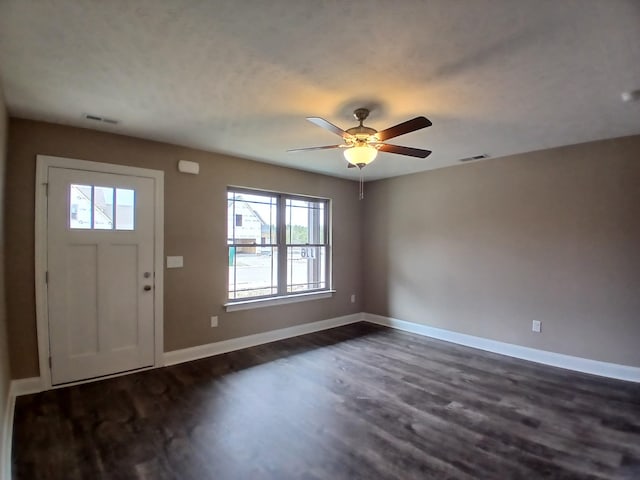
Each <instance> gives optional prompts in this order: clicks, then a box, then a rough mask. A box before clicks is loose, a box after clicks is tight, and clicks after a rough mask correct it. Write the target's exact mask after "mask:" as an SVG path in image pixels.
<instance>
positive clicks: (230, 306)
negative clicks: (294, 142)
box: [224, 185, 335, 311]
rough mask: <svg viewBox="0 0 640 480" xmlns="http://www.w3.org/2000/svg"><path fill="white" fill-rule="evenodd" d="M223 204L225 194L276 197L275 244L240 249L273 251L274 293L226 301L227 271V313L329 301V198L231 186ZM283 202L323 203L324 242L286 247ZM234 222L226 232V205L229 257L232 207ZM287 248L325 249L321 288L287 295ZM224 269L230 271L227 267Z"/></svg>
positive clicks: (330, 203)
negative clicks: (261, 248)
mask: <svg viewBox="0 0 640 480" xmlns="http://www.w3.org/2000/svg"><path fill="white" fill-rule="evenodd" d="M226 192H227V202H228V201H229V193H230V192H231V193H235V194H242V193H245V194H247V195H264V196H271V197H276V231H275V239H276V243H267V244H262V243H257V242H254V243H246V244H242V245H241V246H242V247H271V248H274V249H275V250H276V252H277V269H278V270H277V285H276V286H275V290H276V293H275V294H271V295H260V296H253V297H243V298H235V299H232V298H229V287H230V285H229V270H228V269H227V279H226V284H227V294H226V297H227V300H226V303H225V304H224V306H225V308H226V310H227V311H236V310H246V309H249V308H258V307H263V306H271V305H280V304H286V303H292V302H298V301H304V300H315V299H319V298H329V297H331V296H333V293H335V290H332V285H333V282H332V280H333V277H332V248H331V247H332V245H331V242H332V228H331V221H332V215H331V206H332V202H331V199H330V198H324V197H316V196H311V195H301V194H291V193H286V192H276V191H270V190H260V189H252V188H246V187H236V186H233V185H229V186H227V189H226ZM287 200H291V201H295V200H299V201H304V202H311V201H315V202H318V203H324V232H323V234H324V235H323V237H324V242H325V243H306V244H294V243H291V244H288V243H287V215H286V208H287ZM233 215H234V222H233V225H232V228H233V229H234V232H233V233H232V232H230V231H229V230H228V229H229V209H228V206H227V256H228V255H229V248H230V247H233V246H235V247H236V248H238V246H239V244H237V243H229V239H234V238H235V237H234V235H235V208H234V212H233ZM289 247H322V248H325V261H324V263H325V264H324V269H325V287H323V288H314V289H308V290H304V291H301V292H288V287H289V285H288V283H287V274H288V271H287V260H288V248H289ZM228 268H231V266H229V267H228Z"/></svg>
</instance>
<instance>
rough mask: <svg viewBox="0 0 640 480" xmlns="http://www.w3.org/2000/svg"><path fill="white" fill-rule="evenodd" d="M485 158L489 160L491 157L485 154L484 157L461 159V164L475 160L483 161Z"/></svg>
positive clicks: (476, 156)
mask: <svg viewBox="0 0 640 480" xmlns="http://www.w3.org/2000/svg"><path fill="white" fill-rule="evenodd" d="M483 158H489V155H487V154H486V153H483V154H482V155H474V156H473V157H467V158H461V159H460V160H459V161H460V162H472V161H473V160H482V159H483Z"/></svg>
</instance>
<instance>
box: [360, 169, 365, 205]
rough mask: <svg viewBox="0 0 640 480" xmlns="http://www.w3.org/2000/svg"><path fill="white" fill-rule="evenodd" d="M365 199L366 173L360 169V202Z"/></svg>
mask: <svg viewBox="0 0 640 480" xmlns="http://www.w3.org/2000/svg"><path fill="white" fill-rule="evenodd" d="M363 198H364V172H363V171H362V167H360V200H362V199H363Z"/></svg>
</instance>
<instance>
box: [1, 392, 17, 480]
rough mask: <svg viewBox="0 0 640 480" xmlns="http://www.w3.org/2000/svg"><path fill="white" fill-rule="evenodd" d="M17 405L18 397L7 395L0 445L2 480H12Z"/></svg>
mask: <svg viewBox="0 0 640 480" xmlns="http://www.w3.org/2000/svg"><path fill="white" fill-rule="evenodd" d="M15 405H16V397H14V396H13V395H11V394H10V393H9V394H7V403H6V408H5V411H4V412H3V413H4V425H3V428H2V439H1V440H2V441H1V442H0V445H1V447H2V451H0V480H11V440H12V437H13V412H14V409H15Z"/></svg>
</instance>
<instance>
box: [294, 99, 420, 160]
mask: <svg viewBox="0 0 640 480" xmlns="http://www.w3.org/2000/svg"><path fill="white" fill-rule="evenodd" d="M353 116H354V117H355V118H356V120H358V121H359V122H360V125H358V126H357V127H352V128H349V129H347V130H342V129H341V128H339V127H336V126H335V125H334V124H332V123H330V122H328V121H326V120H325V119H324V118H320V117H307V120H309V121H310V122H311V123H313V124H315V125H317V126H319V127H322V128H324V129H326V130H329V131H330V132H332V133H335V134H336V135H339V136H341V137H342V139H343V141H344V143H342V144H339V145H325V146H322V147H309V148H294V149H292V150H287V151H288V152H303V151H308V150H328V149H331V148H344V149H345V150H344V157H345V158H346V159H347V162H349V163H348V165H347V166H348V167H349V168H353V167H358V168H360V169H362V168H364V167H366V166H367V165H368V164H370V163H371V162H373V161H374V160H375V158H376V155H378V150H380V151H382V152H387V153H397V154H399V155H408V156H410V157H418V158H426V157H427V156H429V154H431V150H422V149H420V148H411V147H401V146H399V145H391V144H389V143H384V142H385V141H386V140H389V139H391V138H395V137H399V136H400V135H404V134H407V133H411V132H415V131H416V130H420V129H422V128H426V127H429V126H431V122H430V121H429V120H428V119H427V118H425V117H416V118H412V119H411V120H407V121H406V122H402V123H399V124H398V125H395V126H393V127H390V128H387V129H386V130H381V131H377V130H375V129H373V128H371V127H365V126H364V125H363V122H364V121H365V120H366V119H367V117H368V116H369V109H367V108H358V109H356V110H355V111H354V112H353Z"/></svg>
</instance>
